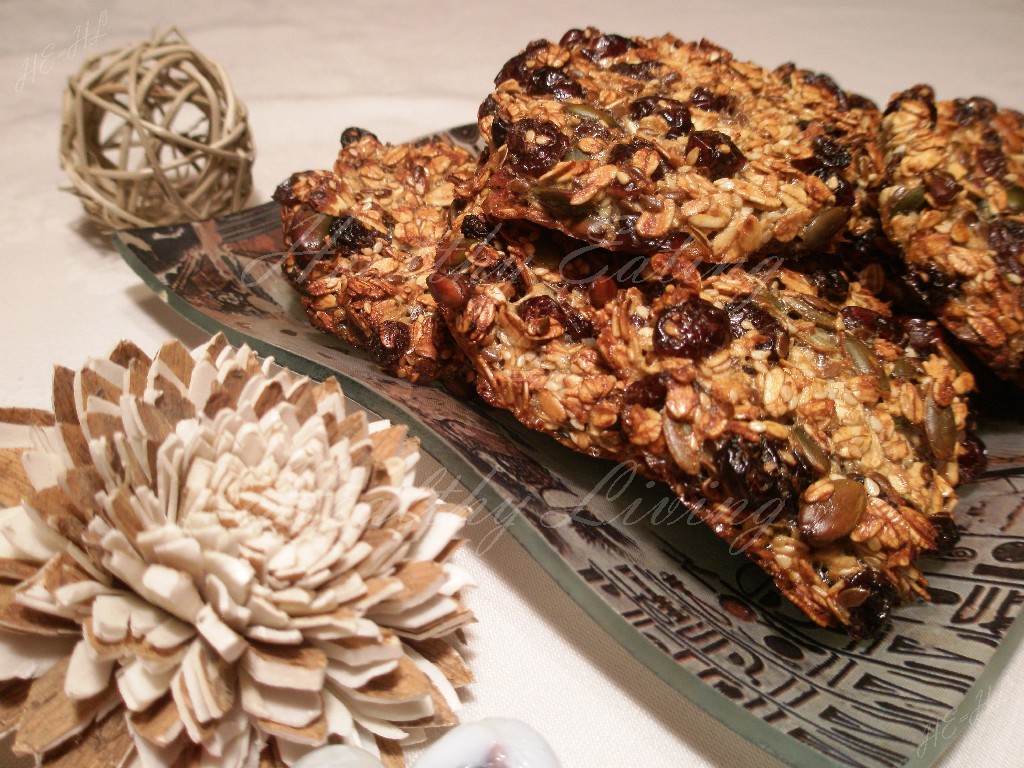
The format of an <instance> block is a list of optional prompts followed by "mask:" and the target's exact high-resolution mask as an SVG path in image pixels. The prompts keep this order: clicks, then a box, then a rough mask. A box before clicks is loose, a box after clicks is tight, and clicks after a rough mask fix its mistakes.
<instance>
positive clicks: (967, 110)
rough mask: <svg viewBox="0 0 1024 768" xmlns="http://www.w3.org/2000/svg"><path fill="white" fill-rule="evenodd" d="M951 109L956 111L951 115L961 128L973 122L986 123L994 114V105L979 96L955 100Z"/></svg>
mask: <svg viewBox="0 0 1024 768" xmlns="http://www.w3.org/2000/svg"><path fill="white" fill-rule="evenodd" d="M953 107H954V109H955V110H956V111H955V112H954V113H953V119H954V120H956V121H957V122H958V123H960V125H963V126H968V125H970V124H971V123H973V122H974V121H975V120H981V121H982V122H988V121H989V120H991V119H992V118H993V117H995V114H996V105H995V104H993V103H992V102H991V101H990V100H989V99H986V98H984V97H981V96H975V97H974V98H972V99H956V100H955V101H954V102H953Z"/></svg>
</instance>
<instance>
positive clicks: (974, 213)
mask: <svg viewBox="0 0 1024 768" xmlns="http://www.w3.org/2000/svg"><path fill="white" fill-rule="evenodd" d="M882 142H883V147H884V150H885V159H886V162H887V167H888V169H889V173H888V178H887V182H886V186H885V189H884V190H883V191H882V192H881V195H880V208H881V213H882V216H883V222H884V225H885V228H886V231H887V232H888V234H889V236H890V237H891V238H892V239H893V240H894V241H895V242H896V243H897V244H898V245H900V246H901V247H902V249H903V255H904V258H905V260H906V263H907V269H908V273H907V277H908V280H909V281H910V284H911V285H912V286H913V287H914V289H915V290H916V291H917V292H919V293H920V294H921V295H922V297H923V298H924V299H925V300H926V301H927V302H928V303H929V304H930V305H931V306H932V308H933V309H934V311H935V313H936V315H937V316H938V317H939V318H940V319H941V320H942V322H943V323H944V324H945V326H946V327H947V328H948V329H949V330H950V331H951V332H952V333H954V334H955V335H956V336H957V337H958V338H959V339H960V340H961V341H963V342H965V343H966V344H967V345H968V346H969V348H970V349H971V350H972V351H973V352H974V354H975V355H976V356H977V357H978V358H979V359H981V360H982V361H983V362H985V363H986V364H988V365H989V366H990V367H991V368H992V369H993V370H994V371H995V372H996V373H997V374H999V375H1000V376H1002V377H1003V378H1005V379H1007V380H1009V381H1012V382H1014V383H1016V384H1017V385H1018V386H1024V289H1022V285H1021V284H1022V280H1024V116H1022V115H1021V114H1020V113H1019V112H1014V111H1011V110H1005V109H1004V110H1000V109H997V108H996V105H994V104H993V103H992V102H991V101H989V100H988V99H984V98H972V99H956V100H953V101H940V102H936V101H935V94H934V92H933V91H932V89H931V88H929V87H927V86H916V87H915V88H912V89H909V90H907V91H904V92H902V93H899V94H896V96H894V97H893V99H892V101H891V102H890V104H889V107H888V109H887V110H886V115H885V118H884V119H883V121H882Z"/></svg>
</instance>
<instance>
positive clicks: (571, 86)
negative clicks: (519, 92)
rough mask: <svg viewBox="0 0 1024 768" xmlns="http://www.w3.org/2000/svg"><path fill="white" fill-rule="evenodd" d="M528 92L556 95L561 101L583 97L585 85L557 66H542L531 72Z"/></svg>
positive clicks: (535, 94)
mask: <svg viewBox="0 0 1024 768" xmlns="http://www.w3.org/2000/svg"><path fill="white" fill-rule="evenodd" d="M526 92H527V93H528V94H530V95H531V96H554V97H555V98H556V99H558V100H559V101H565V100H566V99H582V98H583V86H582V85H580V84H579V83H578V82H576V81H575V80H573V79H572V78H571V77H569V76H568V75H567V74H565V72H563V71H562V70H560V69H556V68H555V67H540V68H539V69H536V70H534V71H533V72H531V73H530V77H529V80H528V81H527V83H526Z"/></svg>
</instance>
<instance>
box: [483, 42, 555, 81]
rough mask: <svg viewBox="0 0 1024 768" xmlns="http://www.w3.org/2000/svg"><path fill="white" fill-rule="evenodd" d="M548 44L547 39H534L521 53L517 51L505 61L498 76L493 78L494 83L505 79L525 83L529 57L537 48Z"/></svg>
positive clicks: (528, 73)
mask: <svg viewBox="0 0 1024 768" xmlns="http://www.w3.org/2000/svg"><path fill="white" fill-rule="evenodd" d="M547 44H548V41H547V40H534V41H533V42H532V43H530V44H529V45H528V46H526V49H525V50H524V51H522V53H518V54H516V55H515V56H513V57H512V58H511V59H509V60H508V61H506V62H505V65H504V66H503V67H502V68H501V71H500V72H498V76H497V77H495V78H494V84H495V85H501V84H502V83H503V82H505V81H506V80H515V81H516V82H517V83H519V84H520V85H525V84H526V79H527V77H529V75H530V66H529V63H528V62H529V61H530V57H531V56H532V55H533V54H534V53H535V52H536V51H538V50H540V49H541V48H543V47H544V46H546V45H547Z"/></svg>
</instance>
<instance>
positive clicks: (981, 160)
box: [976, 147, 1006, 179]
mask: <svg viewBox="0 0 1024 768" xmlns="http://www.w3.org/2000/svg"><path fill="white" fill-rule="evenodd" d="M976 154H977V158H978V165H980V166H981V170H983V171H984V172H985V173H987V174H988V175H989V176H994V177H995V178H997V179H1001V178H1002V177H1003V176H1005V175H1006V156H1005V155H1004V154H1003V150H1002V149H1001V148H999V147H994V148H990V147H980V148H979V149H978V150H977V153H976Z"/></svg>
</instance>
